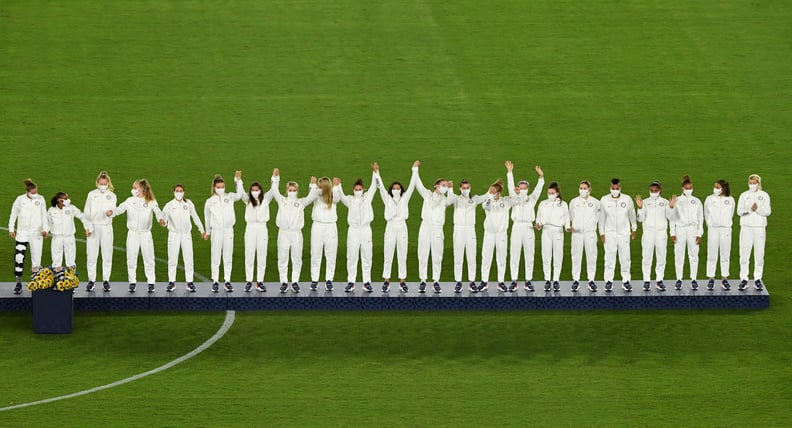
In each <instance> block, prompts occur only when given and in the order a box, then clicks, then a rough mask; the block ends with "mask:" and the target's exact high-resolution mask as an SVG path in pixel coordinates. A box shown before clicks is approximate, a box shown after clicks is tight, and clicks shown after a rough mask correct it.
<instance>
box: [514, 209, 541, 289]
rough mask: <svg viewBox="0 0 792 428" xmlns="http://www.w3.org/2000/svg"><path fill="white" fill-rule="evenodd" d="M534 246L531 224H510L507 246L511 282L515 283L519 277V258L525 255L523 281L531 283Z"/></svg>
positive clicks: (534, 240)
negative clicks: (509, 240)
mask: <svg viewBox="0 0 792 428" xmlns="http://www.w3.org/2000/svg"><path fill="white" fill-rule="evenodd" d="M535 245H536V236H535V235H534V229H533V224H531V223H513V224H512V229H511V244H510V246H509V253H510V254H511V255H510V257H509V259H510V265H511V278H512V281H517V280H518V279H519V277H520V256H522V255H523V253H525V280H526V281H531V280H532V279H533V269H534V251H535Z"/></svg>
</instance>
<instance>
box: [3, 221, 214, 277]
mask: <svg viewBox="0 0 792 428" xmlns="http://www.w3.org/2000/svg"><path fill="white" fill-rule="evenodd" d="M0 230H5V231H8V228H7V227H2V226H0ZM76 239H77V242H83V243H84V242H86V241H85V239H82V238H76ZM113 249H114V250H118V251H121V252H124V253H126V248H124V247H119V246H117V245H113ZM154 261H157V262H160V263H163V264H165V265H167V264H168V259H163V258H162V257H156V256H155V257H154ZM176 269H178V270H180V271H182V272H184V266H182V265H176ZM193 275H195V277H196V278H198V280H200V281H201V282H211V281H209V278H207V277H205V276H203V275H201V274H200V273H198V272H194V273H193Z"/></svg>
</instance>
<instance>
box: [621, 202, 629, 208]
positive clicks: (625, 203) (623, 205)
mask: <svg viewBox="0 0 792 428" xmlns="http://www.w3.org/2000/svg"><path fill="white" fill-rule="evenodd" d="M619 205H620V206H621V207H622V208H627V202H622V203H621V204H619Z"/></svg>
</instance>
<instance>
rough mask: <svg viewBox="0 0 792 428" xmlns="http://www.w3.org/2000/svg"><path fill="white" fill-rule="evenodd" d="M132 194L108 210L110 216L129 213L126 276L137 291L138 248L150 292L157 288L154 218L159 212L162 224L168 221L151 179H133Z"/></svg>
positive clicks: (131, 290)
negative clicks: (156, 196) (153, 189)
mask: <svg viewBox="0 0 792 428" xmlns="http://www.w3.org/2000/svg"><path fill="white" fill-rule="evenodd" d="M131 193H132V196H130V197H129V198H127V199H126V200H125V201H124V202H122V203H121V204H120V205H119V206H118V207H116V208H114V209H112V210H107V212H106V213H105V214H106V215H107V216H108V217H117V216H119V215H121V214H124V213H126V214H127V229H128V231H127V239H126V253H127V276H128V278H129V292H130V293H134V292H135V287H136V286H137V259H138V252H139V253H140V254H141V255H142V256H143V270H144V272H145V274H146V281H147V282H148V292H149V293H153V292H154V284H155V283H156V282H157V280H156V275H155V268H154V239H153V238H152V236H151V218H152V217H153V216H156V218H157V220H158V221H159V223H160V224H161V225H163V226H164V225H165V220H164V219H163V218H162V211H160V209H159V205H158V204H157V200H156V199H155V198H154V192H152V191H151V186H150V185H149V183H148V180H146V179H145V178H141V179H139V180H135V182H134V183H132V191H131Z"/></svg>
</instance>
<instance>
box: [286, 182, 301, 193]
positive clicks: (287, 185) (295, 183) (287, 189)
mask: <svg viewBox="0 0 792 428" xmlns="http://www.w3.org/2000/svg"><path fill="white" fill-rule="evenodd" d="M292 186H294V188H295V189H296V190H300V185H299V184H297V182H296V181H290V182H288V183H286V192H288V191H289V187H292Z"/></svg>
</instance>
